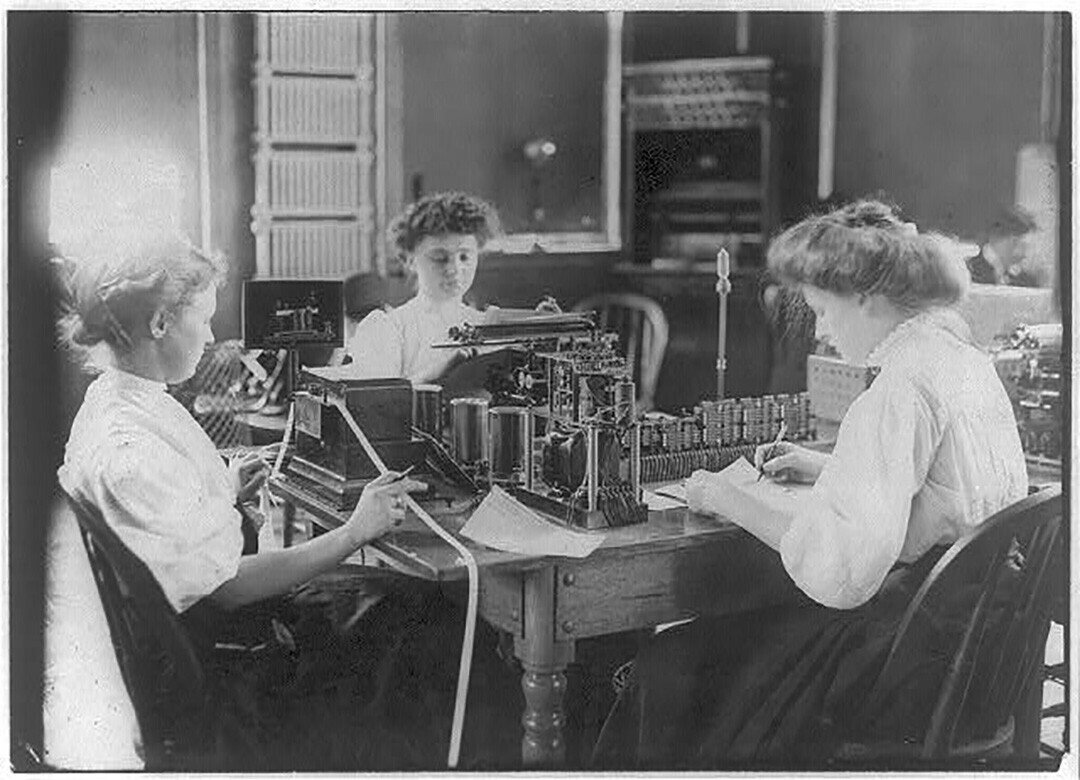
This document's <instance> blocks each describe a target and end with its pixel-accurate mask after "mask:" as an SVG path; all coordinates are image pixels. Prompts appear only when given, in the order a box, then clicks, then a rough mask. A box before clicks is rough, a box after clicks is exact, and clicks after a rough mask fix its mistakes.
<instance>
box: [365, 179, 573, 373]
mask: <svg viewBox="0 0 1080 780" xmlns="http://www.w3.org/2000/svg"><path fill="white" fill-rule="evenodd" d="M499 232H500V227H499V217H498V214H497V213H496V211H495V208H494V207H493V206H492V205H491V204H489V203H487V202H485V201H483V200H481V199H480V198H476V197H474V196H472V195H466V194H465V193H461V192H446V193H439V194H436V195H429V196H427V197H425V198H421V199H420V200H418V201H416V202H415V203H413V204H411V205H410V206H409V207H408V208H406V209H405V211H403V212H402V213H401V214H400V215H398V216H397V217H396V218H395V219H394V221H393V222H392V223H391V224H390V229H389V236H390V243H391V245H392V246H393V248H394V250H395V251H396V252H397V254H398V257H399V258H400V260H401V261H402V263H404V265H405V269H406V271H407V272H408V273H410V274H413V275H415V277H416V285H417V293H416V295H415V297H413V298H412V299H411V300H409V301H408V302H407V303H405V304H403V305H401V306H398V307H397V308H395V309H390V310H389V311H384V310H382V309H376V310H375V311H373V312H371V313H370V314H368V315H367V316H366V317H364V319H363V320H361V321H360V323H359V324H358V325H357V326H356V330H355V332H354V334H353V336H352V337H351V338H350V340H349V345H348V350H347V354H348V355H349V356H350V357H351V358H352V368H351V371H352V374H353V375H354V376H356V377H357V378H361V379H370V378H382V377H404V378H405V379H408V380H410V381H412V382H413V383H414V384H423V383H428V382H435V381H437V380H439V379H440V377H442V376H443V375H444V374H445V373H446V372H447V371H449V370H450V369H451V368H453V367H454V366H455V365H457V364H458V363H460V362H461V361H463V360H466V359H467V358H468V357H470V356H471V355H472V354H475V350H468V349H453V348H449V347H438V346H436V345H437V344H446V343H448V342H449V341H450V335H449V332H450V329H451V328H454V327H460V326H461V325H480V324H484V323H490V322H495V321H497V319H498V317H499V313H500V309H499V307H497V306H489V307H488V308H487V309H485V310H484V311H480V310H478V309H475V308H473V307H472V306H470V305H469V304H467V303H465V300H464V298H465V295H466V294H467V293H468V292H469V290H470V289H471V288H472V285H473V280H474V279H475V278H476V270H477V266H478V265H479V262H480V256H481V255H482V253H483V251H484V246H485V244H487V242H488V241H489V240H491V239H492V238H493V237H494V236H496V235H498V233H499ZM536 308H537V311H547V312H557V311H559V306H558V304H557V303H555V301H554V300H553V299H551V298H550V297H549V298H545V299H544V300H542V301H541V302H540V303H539V305H537V307H536Z"/></svg>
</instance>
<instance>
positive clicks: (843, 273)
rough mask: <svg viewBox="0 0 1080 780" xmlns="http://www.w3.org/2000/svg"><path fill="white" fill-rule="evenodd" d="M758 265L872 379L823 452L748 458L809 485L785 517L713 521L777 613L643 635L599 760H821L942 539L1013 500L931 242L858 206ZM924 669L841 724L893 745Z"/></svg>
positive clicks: (1019, 485) (876, 210) (696, 496)
mask: <svg viewBox="0 0 1080 780" xmlns="http://www.w3.org/2000/svg"><path fill="white" fill-rule="evenodd" d="M768 266H769V270H770V272H771V273H772V274H773V275H774V276H775V277H776V278H777V279H778V280H779V281H781V282H782V283H785V284H787V285H789V286H791V287H794V288H797V289H798V290H800V291H801V293H802V295H803V297H804V298H805V300H806V303H807V304H808V305H809V307H810V308H811V309H812V310H813V312H814V314H815V316H816V323H817V335H818V337H819V338H820V339H824V340H827V341H828V342H830V343H831V344H832V345H833V346H835V347H836V348H837V349H838V350H839V352H840V354H841V355H842V356H843V357H844V358H845V359H846V360H847V361H849V362H852V363H857V364H860V365H868V366H872V367H874V368H877V369H879V372H878V374H877V376H876V378H875V379H874V381H873V384H872V385H871V387H870V388H869V389H868V390H866V392H865V393H863V394H862V395H861V396H859V398H858V399H856V401H855V402H854V403H853V404H852V405H851V408H850V409H849V411H848V413H847V414H846V415H845V417H844V420H843V422H842V423H841V426H840V430H839V434H838V437H837V441H836V445H835V447H834V449H833V451H832V453H831V454H824V453H821V452H817V451H812V450H808V449H806V448H804V447H801V446H798V445H796V444H792V443H783V444H782V445H781V446H780V447H779V448H778V449H777V452H779V455H778V456H777V457H774V458H771V459H768V460H766V454H765V453H766V450H767V449H768V447H767V446H765V447H762V448H759V450H758V452H757V456H756V461H757V465H758V466H759V467H760V468H763V469H764V471H765V474H766V475H768V476H769V477H771V478H774V479H793V480H798V481H804V482H811V483H813V488H812V490H811V491H810V493H809V496H808V497H807V499H806V500H805V501H803V502H802V503H801V504H800V507H799V509H798V510H797V511H795V513H794V514H793V515H785V514H783V513H781V512H779V511H776V512H771V511H758V512H748V513H745V514H740V516H738V517H730V519H731V520H733V521H734V522H736V523H738V524H740V525H742V526H743V527H744V528H746V529H747V530H749V531H750V532H751V533H753V534H754V535H755V536H757V537H758V538H759V539H760V540H762V541H763V542H764V543H765V544H767V545H769V546H770V547H772V548H773V549H775V550H777V551H778V552H779V554H780V559H781V561H782V563H783V567H784V569H785V570H786V572H787V573H788V575H789V576H790V578H791V581H792V583H793V584H794V586H796V587H797V589H798V591H793V598H792V601H793V602H794V605H789V606H785V607H779V608H776V609H773V610H769V611H766V612H764V613H755V614H753V615H750V616H748V617H746V618H740V619H731V618H728V619H726V620H699V621H696V622H695V623H692V624H689V625H687V626H683V627H679V628H676V629H673V630H671V631H665V632H661V633H660V634H659V635H657V637H656V638H655V639H654V641H652V642H651V643H650V644H649V646H647V647H646V649H645V650H644V651H643V652H642V653H641V654H640V655H639V658H638V660H637V664H636V668H635V677H636V683H635V684H634V685H632V686H631V687H630V688H628V689H627V690H626V691H624V695H623V696H622V698H621V699H620V701H619V702H618V703H617V704H616V707H615V709H614V710H613V712H612V715H611V717H610V718H609V720H608V723H607V725H606V727H605V733H604V735H603V737H602V739H601V742H600V745H599V746H598V750H597V762H598V763H599V764H618V765H627V764H629V765H633V766H637V767H641V768H674V767H696V768H705V767H713V766H722V765H730V764H731V763H733V762H734V763H739V762H747V761H755V760H756V761H769V762H781V763H784V762H793V761H797V762H798V764H797V765H798V766H801V767H803V768H806V767H807V766H808V765H812V763H813V761H814V760H815V759H822V758H823V757H825V756H827V755H828V751H829V749H830V746H831V745H832V744H833V743H832V742H831V739H832V738H834V737H836V735H837V734H840V733H842V728H851V727H852V725H853V724H852V722H851V721H845V718H849V717H850V716H851V715H852V714H853V713H855V712H857V708H856V707H855V706H854V705H855V704H856V703H857V702H858V701H859V694H860V692H861V691H863V690H865V686H866V685H867V684H868V682H869V681H872V670H873V669H874V668H875V666H874V665H875V663H879V662H880V660H881V659H882V658H883V656H882V653H883V652H884V651H885V650H886V649H887V647H888V643H889V641H891V638H892V632H893V631H894V629H895V626H896V621H898V620H899V617H900V615H901V614H902V611H903V608H904V607H905V606H906V603H907V601H908V599H909V598H910V596H911V594H913V593H914V591H915V589H916V588H917V587H918V585H919V583H920V582H921V581H922V579H923V578H924V577H925V576H926V574H927V573H929V571H930V568H932V565H933V563H934V562H935V561H936V560H937V558H938V557H939V556H940V555H941V553H942V552H943V551H944V549H945V548H946V546H947V545H948V544H950V543H951V542H953V541H955V540H956V539H957V538H958V537H959V536H960V535H961V534H962V533H964V532H965V531H966V530H968V529H970V528H972V527H973V526H976V525H978V524H979V523H981V522H982V521H983V520H985V519H986V518H987V517H988V516H990V515H991V514H993V513H994V512H996V511H998V510H1000V509H1002V508H1003V507H1005V506H1007V505H1008V504H1010V503H1013V502H1015V501H1018V500H1019V499H1021V498H1023V497H1024V496H1025V495H1027V473H1026V469H1025V463H1024V456H1023V452H1022V450H1021V447H1020V440H1019V436H1018V434H1017V429H1016V422H1015V419H1014V417H1013V413H1012V407H1011V405H1010V403H1009V399H1008V397H1007V395H1006V393H1005V389H1004V387H1003V386H1002V384H1001V382H1000V380H999V379H998V376H997V374H996V372H995V370H994V367H993V366H992V364H991V363H990V360H989V359H988V357H987V356H986V355H985V354H984V353H983V352H981V351H980V350H979V349H978V348H977V347H976V346H974V345H973V344H972V343H971V340H970V336H969V334H968V329H967V326H966V324H965V323H964V321H963V320H962V319H961V317H960V315H959V314H958V313H957V311H956V310H955V308H954V304H956V303H958V302H959V301H960V300H961V299H962V297H963V295H964V294H965V292H966V290H967V287H968V285H969V283H970V280H969V277H968V273H967V269H966V268H965V267H964V265H963V263H962V262H961V261H960V260H959V259H958V258H954V257H952V256H950V255H949V254H948V253H947V252H946V251H945V250H944V248H943V244H942V242H941V239H940V237H936V236H933V235H924V234H922V233H920V232H919V231H918V229H917V227H916V226H915V225H914V224H912V223H905V222H904V221H902V220H901V219H900V218H899V216H898V215H897V214H896V213H895V212H894V211H893V210H892V209H891V208H890V207H888V206H886V205H885V204H882V203H880V202H876V201H860V202H856V203H853V204H850V205H849V206H846V207H844V208H841V209H838V210H836V211H834V212H832V213H829V214H826V215H823V216H815V217H810V218H808V219H806V220H804V221H802V222H800V223H798V224H796V225H794V226H793V227H791V228H789V229H788V230H786V231H785V232H784V233H783V234H781V235H780V236H778V237H777V238H776V239H774V240H773V242H772V243H771V244H770V247H769V251H768ZM713 489H716V483H715V478H714V476H713V475H711V474H709V473H707V472H697V473H695V474H694V475H693V476H692V477H691V478H690V480H688V484H687V494H688V499H689V503H690V507H691V509H693V510H695V511H699V512H708V511H709V506H710V503H711V502H710V491H711V490H713ZM937 672H940V669H936V668H935V669H931V670H927V674H926V676H925V678H923V681H922V684H923V685H925V686H927V687H926V688H923V689H919V688H917V687H916V685H917V683H915V682H913V683H912V688H911V690H910V691H908V695H907V697H906V699H907V700H908V702H909V703H908V704H905V705H904V706H901V707H897V708H896V710H895V711H894V712H891V713H889V714H888V715H887V716H881V717H878V719H877V720H875V719H874V717H871V716H869V715H866V716H865V717H866V720H865V721H864V722H862V723H859V724H858V726H859V727H860V728H863V729H866V730H873V729H877V730H878V732H879V733H882V734H886V735H888V737H889V738H891V739H894V740H895V739H897V738H901V737H904V736H908V735H909V732H908V731H906V730H908V729H916V730H917V729H918V728H919V723H920V722H921V723H923V724H925V719H922V720H920V719H921V718H922V717H923V715H924V714H925V713H923V712H922V710H921V709H919V708H920V707H925V706H926V705H928V704H929V703H930V702H932V696H930V695H929V694H926V695H920V694H919V692H918V691H919V690H924V691H927V690H933V685H934V679H935V678H934V677H933V673H937ZM937 679H939V678H937ZM877 715H879V716H880V714H877ZM841 724H843V725H842V726H841ZM875 733H877V732H875ZM913 735H914V736H916V737H917V736H918V734H917V733H916V734H913ZM807 762H810V764H808V763H807Z"/></svg>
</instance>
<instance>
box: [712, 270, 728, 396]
mask: <svg viewBox="0 0 1080 780" xmlns="http://www.w3.org/2000/svg"><path fill="white" fill-rule="evenodd" d="M730 273H731V259H730V258H729V257H728V252H727V250H726V249H721V250H720V251H719V252H717V253H716V295H717V299H718V303H719V306H718V307H717V308H718V309H719V311H718V325H717V333H716V400H718V401H719V400H720V399H721V398H723V397H724V372H725V371H726V370H727V297H728V293H729V292H731V280H730V279H729V278H728V277H729V274H730Z"/></svg>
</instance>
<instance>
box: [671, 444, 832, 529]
mask: <svg viewBox="0 0 1080 780" xmlns="http://www.w3.org/2000/svg"><path fill="white" fill-rule="evenodd" d="M699 474H701V476H699V475H698V474H695V475H692V476H691V478H690V482H694V481H699V480H703V481H704V482H703V484H702V483H700V482H699V486H698V487H697V488H695V486H694V485H692V484H691V485H689V486H688V491H687V492H688V494H696V495H697V496H699V498H698V501H700V502H701V503H702V504H703V506H701V507H698V508H699V509H704V510H706V511H709V512H714V513H716V514H720V515H725V516H727V517H730V518H732V519H734V520H736V522H738V517H739V514H740V513H741V512H743V511H746V509H747V508H748V507H749V508H753V507H754V506H757V507H761V508H764V509H768V510H771V511H773V512H779V513H782V514H784V515H786V516H791V515H794V513H795V511H796V509H797V508H798V505H799V502H800V501H803V500H805V497H806V495H807V493H808V491H809V490H810V489H811V486H810V485H803V484H799V483H794V482H777V481H776V480H773V479H769V478H765V479H758V470H757V469H756V468H754V466H753V464H751V463H750V462H749V461H748V460H746V459H745V458H739V459H738V460H736V461H735V462H734V463H732V464H731V465H730V466H728V467H727V468H725V469H723V470H722V471H719V472H717V473H715V474H708V473H701V472H699ZM690 504H691V507H694V504H695V502H694V501H691V502H690Z"/></svg>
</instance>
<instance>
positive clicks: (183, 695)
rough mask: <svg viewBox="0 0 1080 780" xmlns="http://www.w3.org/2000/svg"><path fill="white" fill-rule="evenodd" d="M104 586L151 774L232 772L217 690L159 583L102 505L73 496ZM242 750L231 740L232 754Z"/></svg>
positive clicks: (104, 599) (107, 612) (111, 626)
mask: <svg viewBox="0 0 1080 780" xmlns="http://www.w3.org/2000/svg"><path fill="white" fill-rule="evenodd" d="M67 501H68V504H69V506H70V507H71V509H72V511H73V513H74V515H75V518H76V520H77V521H78V524H79V530H80V533H81V535H82V539H83V543H84V545H85V546H86V552H87V555H88V556H89V558H90V567H91V569H92V570H93V573H94V580H95V582H96V583H97V589H98V595H99V596H100V597H101V602H102V605H103V607H104V609H105V617H106V620H107V622H108V625H109V634H110V635H111V637H112V643H113V649H114V651H115V652H116V658H117V661H118V662H119V665H120V672H121V674H122V676H123V679H124V685H125V687H126V688H127V691H128V695H129V696H130V697H131V702H132V705H133V707H134V710H135V717H136V720H137V721H138V723H139V731H140V733H141V735H142V749H143V760H144V761H145V764H146V769H147V770H149V771H176V770H180V769H184V770H197V769H222V768H228V767H229V765H230V761H231V760H233V758H235V757H237V754H235V753H234V754H232V755H230V757H229V758H228V759H226V758H225V756H224V751H223V744H224V743H223V742H222V741H221V735H222V734H224V733H226V732H228V733H232V732H231V731H229V730H228V729H224V728H223V725H224V723H225V718H224V717H223V715H222V710H221V708H220V707H219V706H218V705H219V701H218V697H217V696H216V693H215V690H214V686H213V684H212V681H211V680H208V676H207V674H206V672H205V670H204V667H203V664H202V661H201V659H200V657H199V655H198V653H197V652H196V648H195V646H194V645H193V644H192V642H191V639H190V637H189V636H188V633H187V631H186V629H185V628H184V625H183V624H182V623H181V621H180V617H179V615H178V614H177V612H176V610H174V609H173V607H172V605H171V604H170V603H169V601H168V600H167V599H166V598H165V593H164V592H163V591H162V589H161V585H160V584H159V583H158V581H157V579H156V578H155V577H154V575H153V574H152V573H151V571H150V569H149V568H147V566H146V564H145V563H143V562H142V561H141V560H140V559H139V558H138V557H137V556H136V555H135V554H134V553H133V552H131V550H130V549H128V548H127V546H125V545H124V543H123V541H121V539H120V537H119V536H117V534H116V532H115V531H113V530H112V529H111V528H110V527H109V526H108V524H107V523H106V522H105V519H104V518H103V517H102V515H101V513H100V512H99V511H98V509H97V507H95V506H94V505H92V504H91V503H89V502H87V501H82V500H79V499H77V498H74V497H73V496H70V495H68V496H67ZM235 747H236V744H235V743H230V750H232V749H234V748H235Z"/></svg>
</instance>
